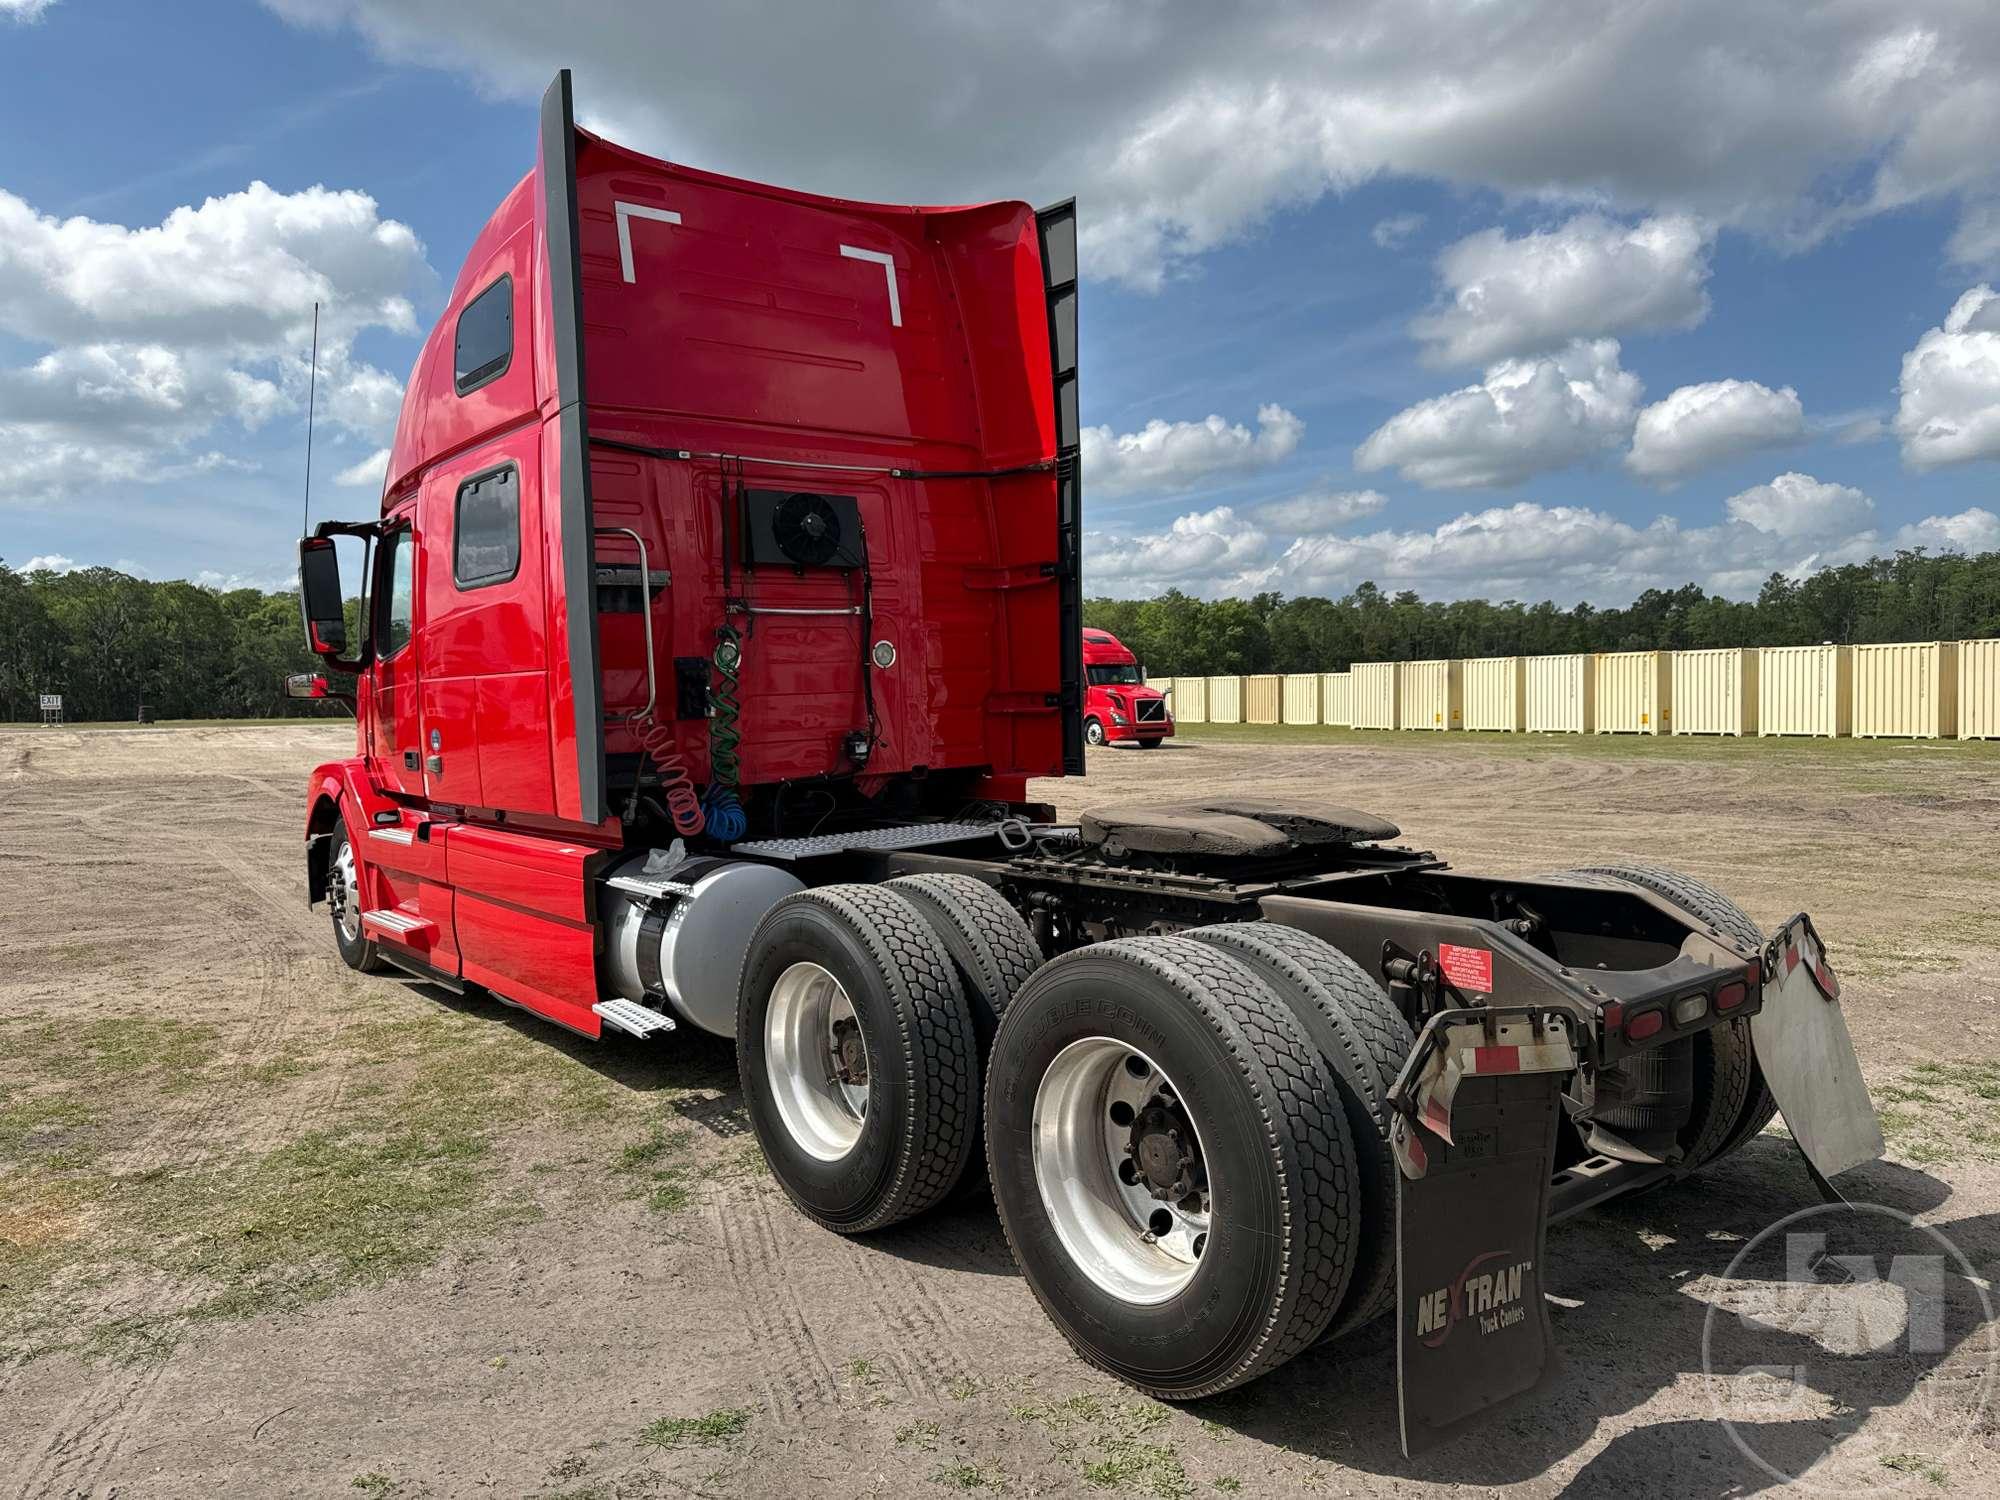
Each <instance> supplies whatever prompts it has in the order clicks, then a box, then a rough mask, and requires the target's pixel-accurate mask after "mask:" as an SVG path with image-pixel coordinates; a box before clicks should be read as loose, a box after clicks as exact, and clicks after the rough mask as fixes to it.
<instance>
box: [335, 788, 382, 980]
mask: <svg viewBox="0 0 2000 1500" xmlns="http://www.w3.org/2000/svg"><path fill="white" fill-rule="evenodd" d="M326 906H327V910H328V911H329V912H331V913H332V915H333V942H334V946H335V947H337V948H338V949H339V950H340V959H341V962H342V963H344V964H346V965H347V967H348V968H350V969H352V970H354V971H355V973H357V974H373V973H375V972H376V971H377V970H379V969H381V968H382V967H384V965H383V962H382V956H381V954H380V953H379V952H378V951H377V950H376V947H375V943H374V940H373V939H371V938H368V937H365V936H363V934H362V931H361V875H360V872H359V871H358V870H357V869H356V868H355V865H354V845H353V843H352V842H351V841H350V840H349V838H348V836H347V821H346V820H345V819H344V818H343V819H341V820H340V821H339V822H337V823H336V824H335V825H334V834H333V850H332V852H331V853H330V854H329V855H328V856H327V861H326Z"/></svg>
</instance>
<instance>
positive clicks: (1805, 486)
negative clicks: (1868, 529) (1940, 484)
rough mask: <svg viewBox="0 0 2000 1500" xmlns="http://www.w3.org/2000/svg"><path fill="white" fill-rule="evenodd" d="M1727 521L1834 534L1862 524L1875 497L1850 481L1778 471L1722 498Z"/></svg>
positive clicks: (1775, 530) (1791, 532) (1795, 534)
mask: <svg viewBox="0 0 2000 1500" xmlns="http://www.w3.org/2000/svg"><path fill="white" fill-rule="evenodd" d="M1722 508H1723V510H1724V511H1725V512H1726V513H1727V514H1728V516H1729V518H1730V519H1731V520H1732V521H1741V522H1742V523H1744V524H1745V525H1746V526H1751V527H1754V528H1755V529H1756V530H1758V531H1762V532H1767V533H1769V534H1770V535H1772V536H1781V537H1786V538H1789V539H1796V538H1800V537H1829V536H1839V535H1842V534H1844V533H1846V532H1850V531H1854V530H1856V529H1858V528H1860V527H1863V526H1866V525H1867V524H1868V522H1869V520H1870V519H1871V518H1872V517H1873V515H1874V513H1875V503H1874V502H1873V501H1872V500H1870V499H1869V498H1868V497H1867V496H1866V495H1864V494H1862V493H1861V491H1860V490H1857V489H1855V488H1854V487H1853V486H1852V485H1846V484H1828V483H1826V482H1825V481H1823V480H1818V479H1815V478H1813V477H1812V475H1810V474H1798V473H1790V474H1780V475H1779V476H1778V477H1777V478H1776V479H1773V480H1772V481H1771V482H1770V483H1769V484H1760V485H1755V486H1753V487H1752V488H1750V489H1747V490H1744V491H1743V492H1742V493H1740V494H1736V495H1731V496H1730V497H1729V498H1728V499H1727V500H1725V501H1723V503H1722Z"/></svg>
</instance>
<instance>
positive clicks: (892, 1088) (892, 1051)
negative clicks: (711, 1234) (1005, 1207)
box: [736, 885, 979, 1234]
mask: <svg viewBox="0 0 2000 1500" xmlns="http://www.w3.org/2000/svg"><path fill="white" fill-rule="evenodd" d="M736 1051H737V1065H738V1068H739V1070H740V1072H741V1075H742V1080H743V1097H744V1100H745V1102H746V1104H747V1105H748V1107H749V1111H750V1123H751V1125H752V1127H753V1128H754V1129H755V1131H756V1133H757V1144H758V1145H759V1146H760V1147H762V1148H763V1152H764V1158H765V1160H766V1161H767V1162H769V1163H770V1167H771V1175H772V1176H774V1177H776V1178H777V1179H778V1184H779V1186H781V1187H783V1188H784V1190H785V1192H786V1193H787V1194H788V1195H789V1196H790V1198H791V1200H792V1202H794V1203H795V1204H797V1205H798V1207H799V1210H800V1211H801V1212H802V1213H804V1214H805V1215H806V1216H807V1217H808V1218H810V1219H811V1220H813V1222H815V1223H817V1224H820V1225H822V1226H824V1227H825V1228H827V1229H831V1230H834V1231H836V1232H838V1233H841V1234H860V1233H863V1232H865V1231H867V1230H871V1229H880V1228H882V1227H883V1226H884V1225H888V1224H894V1223H896V1222H898V1221H899V1220H902V1219H907V1218H909V1217H911V1216H912V1215H914V1214H919V1213H922V1212H923V1211H924V1210H925V1209H927V1208H930V1207H932V1206H934V1205H935V1204H937V1203H939V1202H941V1201H942V1200H943V1199H944V1198H945V1196H946V1195H947V1194H949V1193H950V1192H951V1190H952V1189H953V1188H954V1187H955V1186H956V1185H957V1183H958V1180H959V1178H960V1176H961V1175H963V1173H964V1171H965V1166H966V1162H967V1161H968V1160H969V1159H970V1157H971V1153H972V1141H973V1125H974V1120H975V1117H976V1115H977V1113H978V1109H979V1043H978V1039H977V1036H976V1033H975V1031H974V1027H973V1022H972V1012H971V1010H970V1009H969V1007H968V1006H967V1005H966V1002H965V992H964V990H963V989H962V988H961V987H960V985H959V980H958V974H957V972H956V971H955V969H954V968H953V966H952V961H951V956H950V955H949V954H948V953H947V952H946V951H945V948H944V945H943V944H942V943H941V942H939V941H938V938H937V935H936V934H935V933H934V932H933V931H932V930H931V926H930V924H929V923H928V922H927V921H926V920H925V919H924V917H923V915H922V914H921V913H920V912H919V911H918V910H917V908H916V907H915V906H914V905H912V904H911V903H910V901H909V900H908V899H907V898H906V897H904V896H902V895H900V894H898V893H897V892H895V891H892V890H889V889H887V888H886V887H883V886H872V885H831V886H822V887H820V888H819V889H817V890H807V891H798V892H795V893H793V894H792V895H790V896H787V897H785V898H784V899H783V900H782V901H780V902H779V903H778V904H777V905H776V906H774V907H772V908H771V910H770V911H768V912H767V913H765V915H764V919H763V920H762V921H761V922H759V923H758V924H757V930H756V932H755V933H754V934H753V936H752V937H751V940H750V958H749V960H748V962H747V963H745V964H744V966H743V976H742V982H741V985H740V988H739V991H738V1001H737V1011H736Z"/></svg>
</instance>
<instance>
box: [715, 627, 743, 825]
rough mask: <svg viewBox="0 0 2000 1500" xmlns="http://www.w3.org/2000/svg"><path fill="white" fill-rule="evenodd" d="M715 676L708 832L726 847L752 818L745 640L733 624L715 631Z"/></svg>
mask: <svg viewBox="0 0 2000 1500" xmlns="http://www.w3.org/2000/svg"><path fill="white" fill-rule="evenodd" d="M713 665H714V667H715V677H714V679H713V681H712V682H711V684H710V686H709V690H708V713H709V719H708V769H709V776H710V777H711V778H712V781H711V785H710V786H709V789H708V797H707V800H706V803H705V806H706V808H707V812H708V831H709V833H710V834H711V835H713V836H714V837H715V838H717V839H720V840H721V841H722V842H723V843H725V844H731V843H734V842H735V841H736V840H737V839H740V838H742V837H743V832H744V829H745V828H747V827H748V826H749V819H748V818H747V817H745V816H744V813H743V804H742V801H741V791H740V786H741V777H742V760H741V757H740V755H739V753H738V752H739V748H740V747H741V745H742V743H743V735H742V730H741V728H740V726H739V720H740V719H741V716H742V712H743V702H742V698H741V697H740V695H739V693H738V688H739V686H740V684H741V675H742V667H743V641H742V637H741V636H739V635H738V634H737V632H736V628H735V627H734V626H732V625H727V624H725V625H722V626H720V627H719V628H718V629H717V630H716V632H715V655H714V658H713Z"/></svg>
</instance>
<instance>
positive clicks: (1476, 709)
mask: <svg viewBox="0 0 2000 1500" xmlns="http://www.w3.org/2000/svg"><path fill="white" fill-rule="evenodd" d="M1459 665H1460V667H1461V668H1462V670H1463V674H1464V679H1465V727H1466V728H1467V729H1484V730H1499V731H1501V732H1502V733H1505V734H1519V733H1520V732H1521V730H1522V729H1524V728H1525V727H1526V726H1527V722H1528V678H1527V674H1526V673H1525V672H1523V671H1522V670H1521V658H1520V657H1518V656H1481V657H1475V658H1473V659H1472V660H1471V661H1466V662H1461V663H1460V664H1459Z"/></svg>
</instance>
